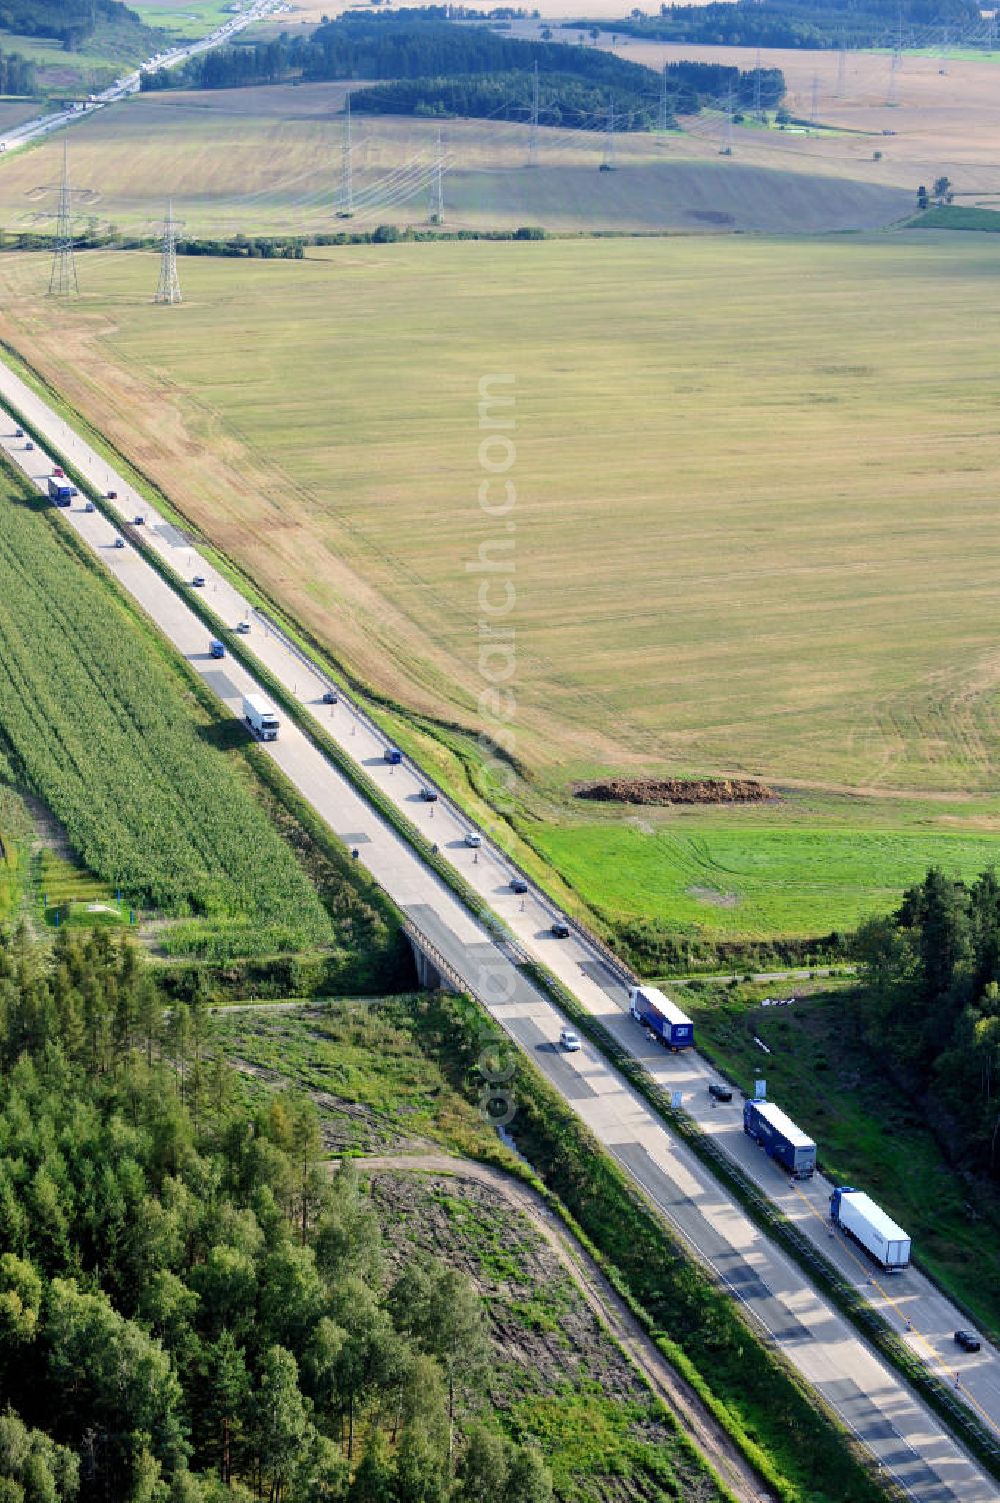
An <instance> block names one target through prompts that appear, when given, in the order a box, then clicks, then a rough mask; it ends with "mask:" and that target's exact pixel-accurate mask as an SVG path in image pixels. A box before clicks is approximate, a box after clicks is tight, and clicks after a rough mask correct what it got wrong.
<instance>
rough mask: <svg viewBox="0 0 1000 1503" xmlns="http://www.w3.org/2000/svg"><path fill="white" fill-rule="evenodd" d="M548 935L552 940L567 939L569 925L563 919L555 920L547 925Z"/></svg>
mask: <svg viewBox="0 0 1000 1503" xmlns="http://www.w3.org/2000/svg"><path fill="white" fill-rule="evenodd" d="M549 933H550V934H551V935H552V938H553V939H569V924H567V922H566V920H565V919H564V918H556V919H553V920H552V923H551V924H550V925H549Z"/></svg>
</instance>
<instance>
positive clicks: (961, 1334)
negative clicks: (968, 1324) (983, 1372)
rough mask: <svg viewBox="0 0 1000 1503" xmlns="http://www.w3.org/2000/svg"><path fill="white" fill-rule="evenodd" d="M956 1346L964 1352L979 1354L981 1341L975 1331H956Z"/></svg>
mask: <svg viewBox="0 0 1000 1503" xmlns="http://www.w3.org/2000/svg"><path fill="white" fill-rule="evenodd" d="M955 1345H956V1346H960V1347H961V1348H962V1351H963V1352H978V1351H979V1348H980V1340H979V1337H978V1336H977V1335H976V1334H975V1332H974V1331H956V1332H955Z"/></svg>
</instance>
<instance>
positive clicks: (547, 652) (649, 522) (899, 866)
mask: <svg viewBox="0 0 1000 1503" xmlns="http://www.w3.org/2000/svg"><path fill="white" fill-rule="evenodd" d="M998 76H1000V75H998ZM995 264H996V263H995V247H994V237H992V236H982V237H976V236H972V235H947V234H939V233H937V232H933V231H928V232H926V233H923V234H921V235H919V236H918V235H912V234H908V235H900V236H897V237H879V238H872V239H863V238H860V237H852V238H850V239H843V238H838V239H830V240H822V241H821V240H809V239H800V240H795V241H787V240H786V241H778V240H763V239H756V240H745V239H744V240H741V239H734V238H728V239H710V240H703V241H699V242H697V243H694V242H692V241H687V240H672V241H653V240H631V241H625V240H607V241H562V242H555V241H550V242H546V243H541V244H513V245H511V244H508V245H489V244H484V243H477V244H436V245H381V246H370V247H344V248H331V249H330V250H328V251H319V250H316V251H310V253H309V256H308V258H307V259H306V260H305V261H304V262H299V263H265V262H259V261H258V262H250V263H248V262H228V261H227V262H219V261H208V260H204V259H188V260H185V261H184V262H183V263H182V266H181V278H182V282H183V284H184V290H185V297H186V301H185V304H184V306H183V307H182V308H180V309H175V310H166V311H164V310H163V309H158V308H155V307H153V306H152V305H151V303H150V302H149V298H150V296H151V293H152V290H153V288H154V287H155V282H156V274H157V263H156V260H155V258H153V257H152V256H121V255H106V256H105V255H97V256H94V257H81V258H80V270H81V279H82V285H83V287H84V296H83V297H82V298H81V301H80V303H79V304H78V305H74V306H63V307H61V308H60V309H59V310H58V312H59V320H58V323H57V322H56V321H55V320H54V319H53V310H52V306H51V304H50V303H49V302H48V301H47V300H46V298H45V296H44V287H45V277H46V275H47V264H46V262H45V260H44V258H41V257H37V258H32V257H24V256H21V257H18V256H14V255H7V256H5V257H4V258H3V259H2V262H0V274H2V275H3V276H4V277H5V285H6V295H5V297H4V312H3V314H2V316H0V328H2V331H3V334H4V337H5V338H7V339H9V340H10V341H11V342H12V343H13V344H14V345H15V346H17V347H19V348H21V349H23V350H24V352H25V353H26V354H27V355H28V356H29V357H30V358H31V359H32V360H33V361H34V362H35V363H36V364H37V365H38V366H39V368H41V369H42V370H43V371H44V372H45V373H46V374H47V375H48V376H49V378H50V379H51V380H52V381H54V382H55V383H56V384H57V385H58V386H59V387H60V389H61V390H62V391H64V392H65V393H66V395H67V396H68V397H69V399H70V400H71V401H72V402H73V403H75V404H76V405H77V406H78V407H79V408H80V409H82V410H83V411H84V412H86V413H87V414H88V416H89V417H90V418H91V419H92V420H93V421H94V422H95V423H96V424H97V425H98V426H99V427H100V428H101V429H102V430H104V431H106V432H107V433H108V434H109V435H110V436H111V437H112V438H113V439H114V440H115V442H117V443H118V444H119V445H120V446H121V448H122V449H123V450H124V451H125V452H126V453H127V454H129V455H130V456H131V457H132V458H133V459H134V460H135V461H136V462H137V463H139V464H140V465H141V467H142V468H143V470H144V471H145V472H146V473H148V474H149V475H151V476H152V477H153V478H154V479H156V480H157V481H158V482H159V483H160V484H161V485H162V487H163V488H164V490H165V491H166V493H167V495H168V496H170V497H171V498H172V500H173V501H174V503H175V505H176V506H177V507H179V508H180V509H181V510H182V511H183V512H184V513H185V514H186V515H187V516H188V517H190V518H191V519H192V520H194V521H195V522H196V523H197V524H199V525H200V526H201V527H202V528H203V529H204V530H205V532H206V533H207V534H208V535H209V536H210V537H211V538H212V539H213V540H214V541H215V542H216V543H218V544H219V545H220V546H221V547H222V548H223V549H224V550H225V551H226V552H227V553H228V554H229V555H230V556H231V557H233V558H234V559H235V560H237V561H238V562H239V563H240V564H241V565H242V566H243V567H244V568H245V569H246V570H247V572H248V573H249V574H250V575H251V576H252V577H253V578H254V579H255V580H257V581H258V582H259V584H260V585H261V587H262V588H264V589H265V590H267V591H269V592H270V593H271V594H272V595H273V596H274V597H276V598H278V599H279V600H281V601H282V602H283V603H284V604H285V605H286V606H287V607H288V608H289V609H290V610H291V611H292V612H293V613H294V614H295V615H296V616H298V617H299V619H300V620H302V621H303V623H305V624H306V625H307V626H308V627H309V628H310V629H311V630H312V631H313V632H314V633H315V635H316V636H317V637H318V638H319V639H321V640H323V641H325V642H326V643H327V644H329V646H330V648H331V650H332V651H333V653H334V654H335V655H337V656H338V657H340V658H341V659H342V660H343V661H345V662H346V663H348V664H349V665H350V666H351V668H352V669H354V670H356V671H357V672H358V673H359V674H360V675H361V676H362V677H363V678H365V679H367V680H368V681H369V682H370V683H371V684H373V685H374V686H376V687H377V688H378V689H379V690H380V691H381V692H382V693H384V694H386V695H388V696H390V697H391V698H393V699H395V700H397V701H398V702H400V703H402V704H405V705H407V706H409V707H411V708H413V709H416V710H418V711H420V712H422V713H424V714H425V715H427V716H428V717H431V719H432V720H437V719H443V720H446V721H448V722H452V723H458V724H462V725H465V726H467V727H469V728H470V729H476V728H478V724H479V712H478V710H477V701H478V694H479V691H480V688H481V685H482V680H481V678H480V676H479V670H478V660H477V649H476V636H475V623H476V620H477V619H478V618H477V594H476V590H477V586H476V583H475V580H474V579H470V575H469V572H468V569H467V567H466V566H467V564H468V563H470V562H472V563H473V564H474V565H475V564H476V561H477V560H478V559H479V557H480V550H481V549H482V548H483V547H485V548H486V549H487V550H489V549H490V548H491V547H493V548H495V547H496V543H497V538H496V536H495V534H496V531H497V529H496V527H495V526H494V525H493V524H491V522H490V519H489V518H488V517H486V516H485V515H484V514H483V512H482V511H481V510H480V508H479V507H478V506H477V504H476V500H475V497H476V489H477V487H478V485H479V482H480V479H481V472H480V470H479V467H478V459H477V451H478V445H479V443H480V441H481V434H480V431H479V427H478V423H479V415H478V402H479V381H480V378H481V376H482V374H483V373H484V372H486V373H491V372H500V373H509V374H510V375H512V376H513V377H514V378H515V379H514V386H513V389H514V392H515V398H516V406H515V421H516V425H517V426H516V429H515V435H516V466H515V469H514V472H513V473H514V475H515V476H516V493H517V510H516V513H515V515H516V533H515V534H513V538H514V543H515V563H516V572H515V577H516V581H517V589H516V615H515V621H514V625H515V628H516V641H517V661H516V677H515V687H516V696H515V697H516V720H515V726H514V729H515V733H516V752H517V756H518V759H519V761H520V763H521V764H522V765H523V767H524V768H525V770H526V771H527V773H528V774H529V775H530V778H531V787H530V788H527V789H525V787H524V785H522V791H524V792H525V796H526V797H528V798H529V802H531V807H532V811H533V812H537V813H538V814H539V815H540V817H541V822H540V823H539V824H538V826H537V828H536V832H535V835H534V837H533V839H534V843H535V845H536V847H537V848H538V849H539V850H540V851H542V852H543V853H544V854H545V855H546V856H547V857H548V858H549V859H550V860H551V861H552V862H554V864H555V865H556V866H557V868H559V869H560V870H561V871H563V872H565V873H567V874H569V875H571V877H572V879H573V881H574V882H576V883H577V884H578V887H579V890H580V892H581V893H582V894H583V896H584V897H585V898H586V900H587V901H588V902H590V903H591V904H593V905H595V906H597V907H599V908H601V909H602V911H605V912H606V913H607V914H609V915H610V916H611V918H612V919H615V918H616V916H619V915H620V916H623V917H627V916H628V915H630V914H635V913H636V912H641V913H642V914H643V915H649V916H650V917H651V918H652V919H653V920H657V921H662V922H663V923H672V922H680V923H682V924H683V925H685V926H687V925H693V926H695V927H698V928H706V929H708V930H711V931H712V932H718V931H719V930H720V929H721V930H722V931H724V932H725V933H726V934H727V935H733V934H736V935H738V934H741V933H744V934H749V933H753V934H760V933H761V932H764V933H790V934H802V933H807V934H808V933H826V932H829V930H830V929H832V928H834V927H841V926H843V925H845V924H850V923H851V922H854V921H855V920H856V919H857V918H858V917H860V916H862V915H863V914H864V913H866V912H868V911H870V909H871V906H872V905H873V904H877V905H879V906H883V905H885V904H887V903H889V902H891V901H893V899H894V897H895V895H896V894H897V893H898V892H899V890H900V887H901V886H902V885H905V884H906V883H907V882H909V881H912V880H914V878H915V877H917V876H919V875H920V873H921V869H922V865H923V864H926V862H928V861H931V860H938V861H940V862H941V863H942V864H943V865H945V867H946V869H947V870H955V871H956V872H960V873H961V874H963V875H970V874H971V873H972V872H973V871H975V870H978V869H979V868H980V867H981V866H984V865H986V864H987V863H988V862H989V860H990V859H992V857H993V855H994V854H995V852H996V850H997V818H998V815H1000V805H998V801H997V798H996V796H995V792H994V790H995V789H996V787H997V778H998V774H1000V746H998V740H997V732H998V722H997V685H998V682H1000V658H998V656H997V644H996V637H995V633H994V632H993V630H992V628H991V625H990V623H991V622H992V621H993V620H994V619H995V617H996V615H997V611H998V607H1000V599H998V586H997V584H996V581H997V579H998V578H1000V529H998V528H997V525H996V517H995V497H996V494H997V490H998V488H1000V459H998V453H997V446H996V442H995V431H994V430H995V414H994V412H993V392H994V391H995V389H996V383H997V375H998V370H997V355H996V351H997V349H998V348H1000V339H998V337H997V336H998V333H1000V330H998V328H997V327H995V326H996V325H998V324H1000V314H998V313H997V312H996V309H995V300H994V299H993V298H992V288H993V285H994V281H995V275H996V271H995ZM582 289H585V292H586V295H585V296H584V294H583V291H582ZM640 293H641V295H639V294H640ZM927 309H933V310H934V317H933V318H928V317H925V316H922V314H921V310H927ZM942 330H947V333H948V337H947V339H944V338H942V332H941V331H942ZM470 331H474V333H472V332H470ZM430 371H433V373H434V379H433V381H429V380H428V372H430ZM373 456H376V460H375V462H374V463H373V458H372V457H373ZM508 520H509V519H508ZM504 536H507V534H504ZM421 749H422V750H423V749H424V747H422V748H421ZM430 754H431V760H432V761H433V760H434V758H435V756H436V753H435V752H434V750H433V748H430ZM442 771H443V772H444V773H447V771H448V769H447V767H444V768H443V769H442ZM616 777H622V778H627V779H633V778H637V777H641V778H653V779H661V778H666V779H674V780H688V779H696V780H704V779H706V778H717V779H735V780H741V781H742V780H753V781H757V782H761V783H764V784H766V785H767V786H771V787H773V786H780V787H781V789H782V793H783V800H782V803H781V804H780V805H778V806H773V807H772V806H770V805H759V804H758V805H754V804H746V805H743V806H741V810H740V821H739V826H738V828H735V829H730V830H729V831H728V832H727V834H726V838H725V845H724V848H722V847H719V848H717V849H713V851H712V852H711V853H710V854H709V855H708V856H706V855H705V853H704V851H701V852H699V850H698V848H697V845H696V844H695V846H694V847H693V850H689V841H692V840H694V839H695V837H696V836H697V833H698V832H697V830H696V829H694V828H692V826H691V824H690V823H689V821H690V820H691V819H697V820H699V821H700V820H707V819H710V818H711V817H712V816H713V812H714V811H713V810H712V809H711V808H709V807H708V806H704V807H700V808H697V809H690V810H684V809H681V808H676V807H675V808H674V809H672V810H670V809H665V810H662V811H660V810H655V809H653V808H650V809H649V811H648V818H649V820H650V821H651V822H653V823H654V826H655V830H656V835H655V836H654V837H649V838H648V839H647V840H646V842H645V844H643V845H642V847H641V849H638V848H636V847H635V846H634V844H633V845H625V846H623V845H622V844H621V840H620V839H619V835H621V836H622V837H623V838H624V836H626V835H627V836H628V837H629V840H631V839H632V837H633V836H635V837H636V838H638V835H639V833H640V832H636V831H629V830H621V831H619V830H618V828H617V827H616V826H615V825H614V824H613V823H611V822H610V820H608V819H604V818H602V815H601V811H600V808H599V806H598V805H591V806H590V809H592V810H593V814H592V815H591V814H590V812H589V810H588V824H587V826H586V827H580V828H579V829H578V820H579V815H580V813H581V804H580V803H576V802H575V801H571V800H565V794H566V792H567V790H568V789H569V788H571V786H572V784H573V783H575V782H583V781H588V782H593V781H607V780H608V779H609V778H616ZM852 794H853V795H854V797H853V798H849V797H848V795H852ZM827 795H830V797H828V796H827ZM570 810H573V811H574V813H572V814H571V813H570ZM765 817H766V820H767V826H768V830H769V835H768V840H767V841H766V842H761V841H760V840H759V839H758V835H757V832H756V830H755V828H754V825H753V823H751V821H756V820H757V819H758V818H760V819H764V818H765ZM591 820H596V821H599V823H598V824H597V825H594V824H592V823H591ZM677 821H683V824H677V823H676V822H677ZM732 823H733V821H732V818H731V817H730V820H729V824H730V826H731V825H732ZM563 825H566V829H565V830H563V828H562V826H563ZM712 828H713V829H714V824H713V827H712ZM661 833H662V834H663V835H664V836H665V837H666V838H663V839H660V838H659V837H660V835H661ZM706 833H709V832H708V830H707V828H706ZM675 836H676V838H674V837H675ZM959 837H961V838H959ZM714 839H715V837H714V835H713V844H714ZM692 854H693V855H694V857H695V859H694V867H695V869H694V870H693V871H692V870H691V866H692V861H691V856H692ZM706 861H707V863H708V865H709V866H710V867H713V868H714V867H715V866H719V867H720V868H721V870H720V871H719V873H718V874H716V872H715V871H714V870H713V871H712V872H710V873H709V874H708V876H707V877H706V873H705V870H704V864H705V862H706ZM733 870H735V872H736V873H737V875H736V877H732V876H730V875H729V874H728V873H729V872H731V871H733ZM692 888H707V889H710V890H714V889H716V888H717V889H718V890H719V891H720V892H722V893H723V894H734V893H735V894H736V895H737V896H738V898H739V902H738V903H737V904H736V905H735V906H733V907H729V908H727V907H723V906H721V905H718V904H714V903H708V902H700V901H696V900H694V899H693V898H692V897H691V896H690V893H689V890H690V889H692ZM651 907H652V910H653V911H652V913H650V908H651Z"/></svg>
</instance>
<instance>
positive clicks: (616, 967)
mask: <svg viewBox="0 0 1000 1503" xmlns="http://www.w3.org/2000/svg"><path fill="white" fill-rule="evenodd" d="M253 613H254V615H255V616H256V617H257V618H258V619H259V620H260V621H261V622H262V623H263V625H264V627H265V629H266V630H267V631H269V632H271V634H272V635H273V636H275V637H277V639H278V641H279V642H280V643H281V644H282V646H283V647H284V648H285V651H286V652H288V653H290V654H291V655H292V656H293V657H294V658H295V659H296V661H297V662H299V663H301V664H302V666H303V667H304V668H306V669H308V671H309V672H310V673H312V674H313V676H314V677H315V678H316V679H317V680H318V681H319V683H320V684H322V685H323V686H324V688H325V689H329V690H331V691H332V692H333V693H335V694H336V695H337V697H338V700H339V701H340V702H341V703H342V704H344V705H345V706H346V707H347V708H348V709H349V710H350V712H351V714H352V715H353V716H354V717H355V719H356V720H358V721H359V722H360V724H362V725H363V726H364V727H365V729H366V730H368V731H369V732H370V733H371V735H372V736H374V737H375V739H376V740H377V741H378V742H379V744H380V745H381V746H382V748H383V749H384V750H388V748H389V747H394V746H395V742H394V741H393V740H392V737H391V736H389V735H388V734H387V732H386V731H384V730H383V729H382V727H381V726H380V725H379V724H378V722H377V721H375V720H373V719H372V717H371V716H370V715H369V714H368V712H367V711H366V710H364V709H362V707H361V706H360V705H359V704H358V702H357V700H356V699H352V698H351V696H350V695H349V694H346V693H345V692H344V690H343V689H342V688H341V686H340V684H338V683H336V682H335V681H334V680H333V679H332V678H331V677H330V676H329V674H327V673H325V672H324V670H323V668H322V667H321V665H320V664H319V663H318V662H317V661H316V660H315V658H313V657H311V656H310V654H309V653H308V652H306V651H305V649H304V648H303V647H301V646H300V645H299V643H298V642H296V641H295V640H294V638H292V637H290V636H289V635H288V633H287V632H286V631H285V630H284V629H283V628H282V627H281V626H279V624H278V622H277V621H275V619H274V617H273V616H272V615H271V614H270V612H268V611H266V610H264V609H263V608H262V607H261V606H254V607H253ZM397 749H398V748H397ZM401 755H402V765H403V766H404V767H406V768H407V769H408V771H409V772H411V773H412V774H413V776H414V777H415V778H416V780H417V782H418V783H420V784H421V785H422V786H423V787H425V788H432V789H433V790H434V792H435V793H436V794H437V799H438V803H439V804H440V806H441V807H442V808H443V809H447V810H448V812H449V813H450V814H451V815H453V817H454V818H455V819H456V820H457V821H458V823H460V824H463V825H469V823H470V820H469V817H468V815H467V814H466V813H465V811H464V810H463V809H460V808H459V806H458V805H457V804H456V803H455V801H454V799H452V798H450V797H449V795H448V794H447V793H446V791H445V790H444V788H443V787H442V786H441V784H440V783H438V782H437V781H436V780H435V779H434V778H433V777H430V776H429V775H428V774H427V773H426V772H425V771H424V769H423V768H422V767H420V766H418V764H417V763H416V762H414V761H413V759H412V757H408V756H406V755H405V753H401ZM483 843H484V846H485V847H486V849H487V850H488V851H489V852H490V854H491V855H492V856H493V858H494V859H495V860H496V861H497V862H499V864H500V865H501V866H503V867H504V868H505V869H506V870H507V871H509V873H510V875H511V876H512V877H521V878H522V879H523V880H524V881H525V882H527V883H528V885H529V887H530V888H531V890H532V891H533V892H534V893H535V894H536V895H537V896H538V898H539V899H540V901H541V902H542V903H543V904H544V906H545V907H546V909H547V910H548V912H549V914H550V917H551V918H552V919H555V918H556V917H559V918H560V919H563V921H564V922H565V923H566V924H567V925H568V927H569V928H570V929H571V930H572V931H573V932H574V933H575V934H576V937H577V939H578V940H579V941H580V942H581V944H583V945H584V946H585V947H586V948H588V949H590V950H592V951H594V952H595V953H596V954H597V955H598V956H599V958H600V959H601V960H602V961H603V962H604V964H605V965H606V966H607V967H608V969H609V970H610V971H611V972H612V973H613V974H614V975H616V976H617V977H618V978H619V980H621V981H622V982H623V983H624V984H625V985H626V986H636V985H638V983H639V977H638V976H636V974H635V973H634V971H632V970H630V968H629V967H628V966H627V965H626V964H625V962H624V961H623V960H622V959H621V957H620V956H618V955H616V954H615V952H614V951H613V950H612V949H611V948H610V946H609V945H606V944H605V943H604V941H603V940H602V939H601V938H600V937H599V936H598V935H596V934H592V933H591V932H590V930H589V929H587V928H585V927H584V925H583V924H581V923H580V922H579V921H578V920H577V919H575V918H572V917H570V916H569V915H566V914H563V913H562V912H561V910H559V909H557V908H556V907H555V906H554V905H552V903H551V900H550V899H549V897H548V895H547V894H546V893H544V892H543V891H542V889H541V888H540V887H539V885H538V883H537V882H536V881H534V879H533V878H532V877H531V876H529V874H528V873H527V872H526V871H525V870H524V868H523V867H522V866H521V865H520V864H519V863H518V862H517V861H515V860H514V859H513V857H511V856H509V855H508V854H507V853H506V851H501V850H500V848H499V847H498V846H497V844H496V842H495V841H493V840H490V839H489V838H488V837H487V838H485V839H484V842H483ZM483 901H484V902H485V899H484V900H483ZM480 917H482V915H480ZM484 921H485V920H484ZM508 942H509V943H511V944H512V945H514V946H515V947H516V948H517V950H518V952H519V957H520V958H519V960H518V962H517V963H518V964H520V963H522V962H523V961H526V960H527V959H528V958H529V957H528V955H527V954H526V953H525V952H524V951H523V950H522V949H521V947H520V945H519V944H518V942H517V941H516V940H510V941H508Z"/></svg>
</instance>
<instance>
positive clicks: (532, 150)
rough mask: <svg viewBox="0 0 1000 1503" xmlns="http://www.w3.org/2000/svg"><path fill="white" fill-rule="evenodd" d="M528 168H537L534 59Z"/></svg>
mask: <svg viewBox="0 0 1000 1503" xmlns="http://www.w3.org/2000/svg"><path fill="white" fill-rule="evenodd" d="M528 166H529V167H537V166H538V59H537V58H536V59H535V78H534V82H533V83H532V86H531V130H530V132H529V134H528Z"/></svg>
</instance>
